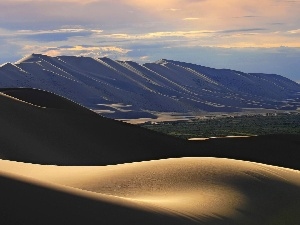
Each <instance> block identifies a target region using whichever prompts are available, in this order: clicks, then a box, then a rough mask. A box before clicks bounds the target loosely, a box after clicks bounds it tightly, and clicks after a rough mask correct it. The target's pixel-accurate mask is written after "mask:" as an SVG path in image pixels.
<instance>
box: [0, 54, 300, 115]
mask: <svg viewBox="0 0 300 225" xmlns="http://www.w3.org/2000/svg"><path fill="white" fill-rule="evenodd" d="M17 87H26V88H37V89H42V90H47V91H50V92H53V93H56V94H58V95H60V96H64V97H66V98H68V99H70V100H73V101H74V102H77V103H79V104H81V105H83V106H85V107H87V108H90V109H93V110H98V112H99V113H102V114H104V115H105V116H106V117H111V118H118V119H120V118H124V119H126V118H139V117H147V118H154V117H155V116H154V115H153V114H151V112H152V111H155V112H179V113H187V112H200V111H205V112H238V111H240V110H242V109H243V108H265V109H291V110H293V109H297V108H298V107H300V85H299V84H297V83H296V82H294V81H291V80H289V79H287V78H285V77H282V76H279V75H275V74H254V73H253V74H251V73H250V74H249V73H243V72H239V71H234V70H229V69H214V68H209V67H204V66H200V65H195V64H190V63H184V62H177V61H172V60H166V59H162V60H159V61H157V62H154V63H146V64H144V65H140V64H137V63H135V62H131V61H114V60H111V59H109V58H99V59H94V58H88V57H75V56H58V57H49V56H46V55H41V54H32V55H30V56H28V57H25V58H23V59H21V60H20V61H18V62H16V63H14V64H11V63H7V64H4V65H2V66H1V67H0V88H17Z"/></svg>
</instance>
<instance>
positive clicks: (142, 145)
mask: <svg viewBox="0 0 300 225" xmlns="http://www.w3.org/2000/svg"><path fill="white" fill-rule="evenodd" d="M23 91H24V96H26V102H29V103H31V97H33V99H34V100H36V97H34V92H35V93H36V95H39V94H41V91H37V90H31V91H28V90H27V89H25V90H24V89H23V90H18V93H17V92H14V91H13V94H15V95H14V96H16V93H17V94H18V96H19V95H22V92H23ZM29 92H30V94H28V93H29ZM6 93H8V94H10V93H11V92H8V91H6ZM43 95H47V98H46V100H45V104H43V105H47V104H48V103H47V102H51V101H53V100H54V104H52V105H57V104H56V103H60V102H62V101H61V98H60V97H58V96H55V95H53V94H50V93H42V95H41V96H43ZM50 95H51V96H52V97H53V98H51V96H50ZM22 99H24V100H25V98H23V97H22ZM48 100H49V101H48ZM38 101H41V98H40V97H39V99H38ZM64 101H66V105H68V104H69V105H72V104H73V103H68V102H67V100H65V99H64ZM26 102H21V101H18V100H17V99H14V98H11V97H9V96H7V95H4V94H1V93H0V124H1V129H0V158H2V159H10V160H16V161H24V162H32V163H38V164H57V165H107V164H116V163H123V162H132V161H141V160H147V159H148V160H150V159H160V158H167V157H170V156H171V157H176V156H180V153H181V152H182V149H183V147H184V146H185V143H186V142H185V141H184V140H180V139H177V138H173V137H169V136H167V135H161V134H159V133H156V132H153V131H149V130H146V129H143V128H140V127H137V126H134V125H130V124H126V123H122V122H119V121H114V120H112V119H107V118H103V117H101V116H99V115H97V114H96V113H92V112H91V113H90V111H87V112H88V113H82V112H83V111H84V112H86V111H85V109H84V108H83V109H82V107H81V106H76V107H73V109H74V110H70V109H71V107H68V108H67V110H66V109H64V108H63V107H59V108H41V107H37V106H34V105H31V104H28V103H26ZM58 105H59V104H58ZM180 150H181V151H180Z"/></svg>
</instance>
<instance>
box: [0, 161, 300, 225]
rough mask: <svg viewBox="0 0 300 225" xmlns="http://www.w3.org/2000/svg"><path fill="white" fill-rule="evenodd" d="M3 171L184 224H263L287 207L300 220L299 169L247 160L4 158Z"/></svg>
mask: <svg viewBox="0 0 300 225" xmlns="http://www.w3.org/2000/svg"><path fill="white" fill-rule="evenodd" d="M0 171H1V175H2V176H5V177H9V178H11V179H16V180H21V181H22V182H29V183H33V184H34V185H37V186H39V185H42V186H43V187H44V188H48V189H53V188H54V189H56V190H59V191H62V192H64V193H69V194H70V193H71V194H72V195H80V196H83V197H85V198H91V199H94V200H97V201H107V202H110V203H112V204H114V205H116V206H117V205H119V206H122V207H125V208H128V207H129V208H137V209H141V210H143V211H149V212H157V213H159V214H161V215H165V216H166V218H168V217H169V216H171V217H179V218H184V221H185V222H183V223H182V224H193V223H197V222H199V223H200V222H201V221H210V222H214V223H213V224H224V223H228V222H231V224H245V223H253V224H254V223H257V224H264V223H265V222H266V221H272V220H274V221H275V220H276V219H278V220H279V219H281V217H282V216H283V215H282V214H284V212H286V211H287V212H289V214H288V216H289V217H290V218H291V221H299V219H300V217H299V214H298V213H296V212H297V209H298V208H299V206H300V192H299V189H300V172H299V171H296V170H291V169H285V168H280V167H275V166H268V165H264V164H258V163H252V162H246V161H237V160H230V159H218V158H179V159H166V160H156V161H144V162H139V163H127V164H120V165H112V166H100V167H98V166H94V167H85V166H81V167H78V166H76V167H74V166H69V167H59V166H42V165H34V164H25V163H19V162H12V161H6V160H1V161H0ZM6 192H7V194H9V190H6ZM275 212H276V213H275ZM106 213H107V214H109V215H110V216H113V211H112V212H106ZM131 216H132V217H137V218H138V215H128V217H131ZM74 217H75V218H76V215H74ZM124 219H125V218H124ZM160 224H164V223H163V220H162V221H161V223H160ZM208 224H210V223H208Z"/></svg>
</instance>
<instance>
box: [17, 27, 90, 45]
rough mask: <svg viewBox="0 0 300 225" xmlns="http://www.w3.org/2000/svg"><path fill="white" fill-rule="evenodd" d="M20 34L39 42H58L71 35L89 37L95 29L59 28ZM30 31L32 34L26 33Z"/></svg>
mask: <svg viewBox="0 0 300 225" xmlns="http://www.w3.org/2000/svg"><path fill="white" fill-rule="evenodd" d="M22 33H23V34H20V35H21V36H23V37H24V38H25V39H30V40H34V41H38V42H58V41H66V40H68V39H69V38H70V37H87V36H90V35H92V34H93V31H88V30H84V29H59V30H52V31H38V32H30V31H29V32H22ZM26 33H30V34H26Z"/></svg>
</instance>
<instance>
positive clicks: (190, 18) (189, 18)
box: [182, 17, 199, 20]
mask: <svg viewBox="0 0 300 225" xmlns="http://www.w3.org/2000/svg"><path fill="white" fill-rule="evenodd" d="M182 20H199V18H198V17H187V18H183V19H182Z"/></svg>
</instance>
